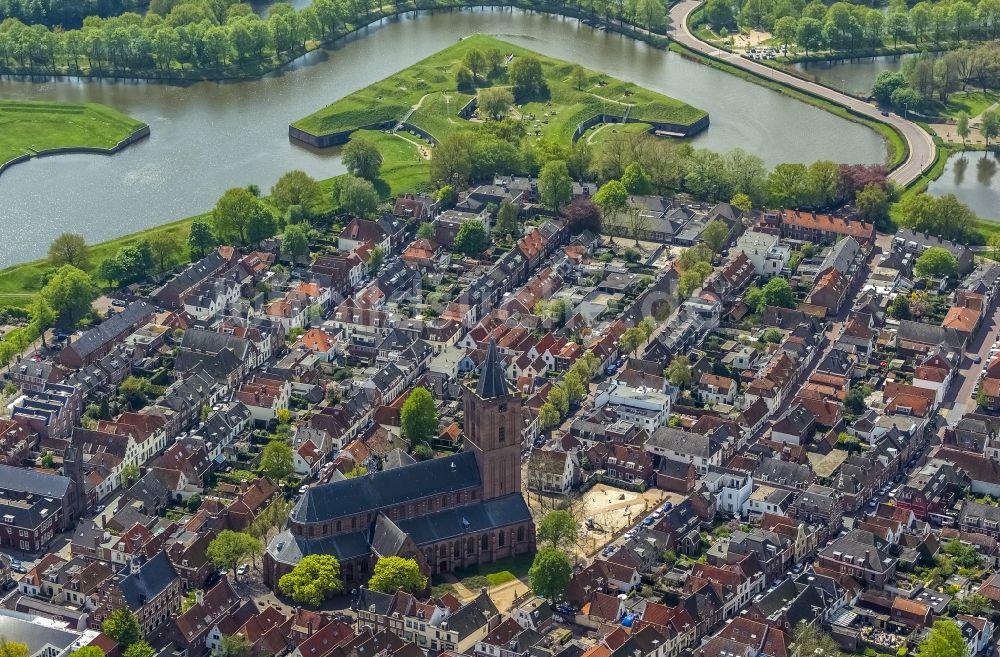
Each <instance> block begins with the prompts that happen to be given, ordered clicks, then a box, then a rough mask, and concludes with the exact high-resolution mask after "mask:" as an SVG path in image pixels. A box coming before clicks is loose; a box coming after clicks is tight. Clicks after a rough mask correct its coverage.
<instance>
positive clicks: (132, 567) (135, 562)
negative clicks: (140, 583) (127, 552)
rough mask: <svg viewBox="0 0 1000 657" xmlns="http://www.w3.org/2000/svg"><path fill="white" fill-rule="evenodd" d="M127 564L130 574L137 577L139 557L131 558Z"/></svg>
mask: <svg viewBox="0 0 1000 657" xmlns="http://www.w3.org/2000/svg"><path fill="white" fill-rule="evenodd" d="M129 564H130V565H129V569H130V570H131V571H132V574H133V575H138V574H139V557H132V560H131V561H130V562H129Z"/></svg>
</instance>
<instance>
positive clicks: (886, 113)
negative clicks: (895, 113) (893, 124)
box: [880, 110, 889, 116]
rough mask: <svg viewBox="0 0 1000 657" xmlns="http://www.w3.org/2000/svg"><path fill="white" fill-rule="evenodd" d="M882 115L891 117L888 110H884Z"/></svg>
mask: <svg viewBox="0 0 1000 657" xmlns="http://www.w3.org/2000/svg"><path fill="white" fill-rule="evenodd" d="M880 114H881V115H882V116H889V112H888V111H886V110H882V111H881V112H880Z"/></svg>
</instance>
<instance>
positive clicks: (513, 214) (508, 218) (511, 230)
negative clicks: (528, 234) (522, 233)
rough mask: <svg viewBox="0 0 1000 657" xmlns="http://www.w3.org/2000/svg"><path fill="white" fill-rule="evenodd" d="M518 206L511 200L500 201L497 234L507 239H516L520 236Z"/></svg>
mask: <svg viewBox="0 0 1000 657" xmlns="http://www.w3.org/2000/svg"><path fill="white" fill-rule="evenodd" d="M517 214H518V210H517V206H516V205H514V204H513V203H512V202H511V200H510V199H509V198H505V199H504V200H502V201H500V207H499V208H498V209H497V225H496V232H497V233H499V234H500V235H506V236H507V237H514V236H516V235H517V234H518V232H519V231H518V225H517Z"/></svg>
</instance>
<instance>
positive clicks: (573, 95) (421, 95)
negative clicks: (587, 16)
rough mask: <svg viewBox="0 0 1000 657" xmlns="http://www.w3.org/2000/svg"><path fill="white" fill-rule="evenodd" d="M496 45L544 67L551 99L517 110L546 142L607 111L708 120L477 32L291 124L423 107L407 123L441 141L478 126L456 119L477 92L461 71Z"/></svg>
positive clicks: (351, 125) (325, 126) (333, 127)
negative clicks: (461, 83) (465, 61)
mask: <svg viewBox="0 0 1000 657" xmlns="http://www.w3.org/2000/svg"><path fill="white" fill-rule="evenodd" d="M494 48H495V49H497V50H499V51H500V52H501V53H503V54H504V55H508V54H513V55H514V57H515V58H517V57H525V56H529V55H530V56H533V57H536V58H537V59H538V60H539V61H540V62H541V64H542V71H543V75H544V76H545V80H546V83H547V84H548V88H549V95H548V96H547V97H546V98H538V99H533V100H531V101H530V102H527V103H524V104H523V105H522V106H521V107H520V108H518V112H519V113H520V114H521V115H528V114H533V115H534V116H535V121H533V122H532V123H530V124H529V131H537V133H538V134H539V136H541V137H545V138H550V139H555V140H559V141H569V140H570V139H571V137H572V135H573V131H574V130H575V129H576V126H577V125H578V124H579V123H580V122H582V121H584V120H586V119H589V118H591V117H593V116H596V115H599V114H601V113H605V112H606V113H608V114H617V115H624V114H625V113H626V111H627V112H628V116H629V118H636V119H645V120H648V121H654V122H664V123H677V124H681V125H690V124H692V123H695V122H696V121H698V120H700V119H701V118H702V117H704V116H705V112H704V111H702V110H700V109H697V108H695V107H692V106H690V105H688V104H686V103H682V102H680V101H678V100H675V99H673V98H669V97H667V96H664V95H662V94H658V93H655V92H652V91H649V90H646V89H643V88H641V87H637V86H635V85H631V84H627V83H625V82H622V81H620V80H615V79H614V78H610V77H608V76H606V75H602V74H600V73H597V72H595V71H590V70H586V69H585V73H586V79H585V81H584V82H583V84H582V85H580V88H579V89H578V88H577V87H576V86H574V83H573V82H572V81H571V78H572V75H571V74H572V71H573V64H570V63H569V62H565V61H562V60H559V59H554V58H551V57H544V56H541V55H538V54H537V53H534V52H532V51H530V50H527V49H524V48H520V47H517V46H514V45H511V44H509V43H506V42H503V41H500V40H497V39H493V38H491V37H488V36H485V35H475V36H472V37H468V38H466V39H463V40H462V41H460V42H458V43H456V44H454V45H452V46H450V47H448V48H445V49H444V50H442V51H441V52H438V53H436V54H434V55H431V56H430V57H428V58H427V59H424V60H423V61H420V62H417V63H416V64H414V65H413V66H411V67H409V68H407V69H405V70H403V71H401V72H399V73H397V74H395V75H393V76H390V77H388V78H386V79H384V80H381V81H379V82H376V83H375V84H372V85H370V86H368V87H366V88H364V89H362V90H360V91H357V92H355V93H353V94H351V95H349V96H347V97H345V98H342V99H340V100H338V101H337V102H335V103H333V104H332V105H329V106H327V107H325V108H323V109H321V110H319V111H318V112H316V113H314V114H312V115H310V116H307V117H305V118H303V119H301V120H299V121H296V122H295V123H293V124H292V126H293V127H295V128H299V129H301V130H303V131H305V132H307V133H309V134H311V135H316V136H321V135H328V134H332V133H338V132H345V131H351V130H357V129H359V128H362V127H365V126H372V125H376V124H380V123H385V122H391V121H398V120H400V119H402V118H403V117H404V116H405V115H406V114H407V112H408V111H409V110H410V108H412V107H417V106H418V105H419V107H418V109H417V110H416V111H415V112H414V113H413V115H412V116H411V117H410V118H409V120H408V122H409V123H411V124H412V125H414V126H416V127H418V128H420V129H422V130H425V131H427V132H428V133H429V134H431V135H433V136H434V137H435V138H436V139H437V140H439V141H440V140H442V139H445V138H447V137H448V136H450V135H452V134H456V133H460V132H461V131H463V130H466V129H470V128H471V127H472V126H473V125H474V124H473V123H471V122H469V121H466V120H464V119H462V118H460V117H459V116H458V112H459V110H461V109H462V107H463V106H465V105H466V104H467V103H468V102H469V100H471V99H472V97H473V94H474V90H472V89H464V90H462V91H459V90H458V89H457V82H456V73H457V71H458V70H459V68H460V67H461V62H462V58H463V57H464V56H465V54H466V53H467V52H469V51H470V50H479V51H480V52H485V51H487V50H490V49H494ZM478 83H479V85H480V87H488V86H492V85H493V84H497V85H501V86H502V84H504V83H502V82H501V81H499V80H494V81H487V80H482V79H480V80H478Z"/></svg>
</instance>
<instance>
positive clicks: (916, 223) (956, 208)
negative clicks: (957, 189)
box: [899, 194, 976, 241]
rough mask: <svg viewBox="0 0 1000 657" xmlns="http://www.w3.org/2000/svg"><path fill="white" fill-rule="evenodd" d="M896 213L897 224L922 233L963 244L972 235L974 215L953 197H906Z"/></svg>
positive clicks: (926, 195) (918, 195)
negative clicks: (897, 217) (897, 213)
mask: <svg viewBox="0 0 1000 657" xmlns="http://www.w3.org/2000/svg"><path fill="white" fill-rule="evenodd" d="M899 210H900V218H899V223H900V224H901V225H902V226H905V227H907V228H912V229H914V230H917V231H920V232H922V233H927V234H929V235H936V236H938V237H943V238H945V239H948V240H956V241H965V240H967V239H968V238H969V237H970V236H971V235H972V234H973V233H974V232H975V226H974V222H975V220H976V216H975V215H974V214H973V213H972V210H970V209H969V208H968V207H967V206H966V205H965V204H963V203H962V202H961V201H959V200H958V197H956V196H955V195H954V194H945V195H944V196H930V195H928V194H914V195H912V196H907V197H906V198H904V199H903V200H902V202H900V204H899Z"/></svg>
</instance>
